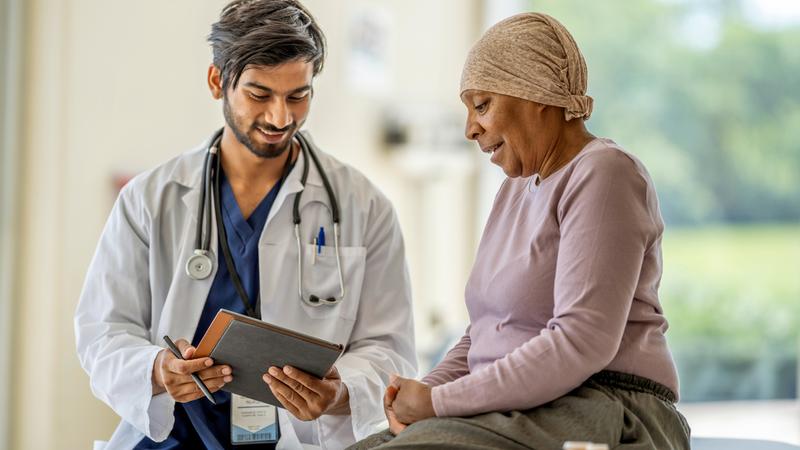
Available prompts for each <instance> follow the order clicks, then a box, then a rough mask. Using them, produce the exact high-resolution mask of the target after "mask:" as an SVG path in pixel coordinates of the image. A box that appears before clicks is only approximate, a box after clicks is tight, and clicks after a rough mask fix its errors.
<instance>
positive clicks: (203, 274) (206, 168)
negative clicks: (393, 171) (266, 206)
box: [186, 129, 345, 317]
mask: <svg viewBox="0 0 800 450" xmlns="http://www.w3.org/2000/svg"><path fill="white" fill-rule="evenodd" d="M222 131H223V130H222V129H220V130H219V131H217V132H216V133H214V136H212V138H211V140H210V141H209V145H208V150H207V151H206V155H205V160H204V162H203V180H202V183H203V190H202V191H201V192H200V198H199V201H198V206H197V210H198V214H197V229H196V232H195V250H194V252H193V253H192V255H191V256H190V257H189V259H188V260H187V261H186V274H187V275H188V276H189V278H191V279H193V280H204V279H206V278H208V277H209V276H211V272H212V271H213V268H214V259H215V258H214V253H213V252H212V251H211V248H210V247H211V232H210V230H211V211H212V210H213V211H214V213H215V217H216V221H217V234H218V237H219V242H220V247H222V253H223V256H224V258H225V264H226V265H227V267H228V271H229V272H230V274H231V279H232V281H233V284H234V286H235V288H236V291H237V293H238V294H239V298H240V300H241V301H242V302H243V303H244V306H245V309H246V311H247V314H248V315H250V316H251V317H257V314H256V311H253V308H252V307H251V306H250V302H249V300H248V297H247V293H246V292H245V290H244V287H243V285H242V282H241V279H240V278H239V274H238V272H237V271H236V267H235V266H234V264H233V257H232V256H231V252H230V247H229V246H228V238H227V233H226V232H225V226H224V225H223V222H222V213H221V211H220V202H219V176H218V175H219V171H220V157H219V142H220V140H221V138H222ZM295 136H296V137H297V141H298V143H299V144H300V151H301V152H303V157H304V164H303V175H302V177H301V179H300V183H301V184H302V185H303V190H301V191H299V192H298V193H297V195H296V196H295V198H294V206H293V209H292V218H293V222H294V236H295V240H296V241H297V272H298V276H297V293H298V295H299V297H300V299H301V300H302V301H303V302H305V303H306V304H307V305H310V306H323V305H335V304H337V303H339V302H340V301H341V300H342V299H343V298H344V294H345V291H344V276H343V275H342V261H341V257H340V256H339V203H338V202H337V201H336V196H335V194H334V192H333V188H332V187H331V184H330V181H329V180H328V176H327V175H326V174H325V172H324V171H323V169H322V165H321V164H320V162H319V159H318V158H317V155H316V153H315V152H314V150H313V149H312V148H311V146H309V145H308V142H307V141H306V139H305V137H304V136H303V135H302V134H301V133H296V134H295ZM288 153H289V155H288V156H287V159H286V164H285V165H284V170H283V174H282V176H281V180H280V181H279V182H280V183H283V181H284V180H285V179H286V177H287V175H288V174H289V171H290V170H291V156H292V155H291V152H288ZM309 158H310V159H311V161H313V163H314V165H315V166H316V168H317V171H318V172H319V174H320V177H321V178H322V184H323V185H324V186H325V191H326V192H327V193H328V199H329V200H330V203H331V217H332V219H333V245H334V252H335V254H336V267H337V269H338V272H339V296H338V297H327V298H322V297H319V296H317V295H313V294H312V295H309V296H308V297H305V295H303V245H302V243H301V241H300V222H301V220H300V197H301V196H302V195H303V191H304V190H305V186H306V181H307V180H308V167H309V164H308V161H309ZM212 197H213V199H212ZM209 202H213V205H214V206H213V208H212V207H211V206H209V205H208V203H209Z"/></svg>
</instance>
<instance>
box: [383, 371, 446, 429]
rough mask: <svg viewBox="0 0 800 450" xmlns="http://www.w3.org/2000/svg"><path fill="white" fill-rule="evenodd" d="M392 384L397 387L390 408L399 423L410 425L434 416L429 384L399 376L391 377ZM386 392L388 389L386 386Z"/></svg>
mask: <svg viewBox="0 0 800 450" xmlns="http://www.w3.org/2000/svg"><path fill="white" fill-rule="evenodd" d="M392 386H394V387H396V388H397V392H396V394H395V398H394V400H393V401H392V402H391V409H392V412H393V413H394V416H395V419H396V420H397V421H398V422H399V423H401V424H408V425H410V424H412V423H414V422H419V421H420V420H423V419H427V418H429V417H434V416H436V412H435V411H434V410H433V401H432V400H431V387H430V386H428V385H427V384H424V383H420V382H419V381H416V380H411V379H408V378H401V377H397V378H395V379H393V380H392ZM392 386H390V387H392ZM388 393H389V389H388V388H387V394H388ZM387 417H388V415H387Z"/></svg>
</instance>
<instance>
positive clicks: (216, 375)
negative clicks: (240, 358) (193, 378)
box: [197, 365, 233, 383]
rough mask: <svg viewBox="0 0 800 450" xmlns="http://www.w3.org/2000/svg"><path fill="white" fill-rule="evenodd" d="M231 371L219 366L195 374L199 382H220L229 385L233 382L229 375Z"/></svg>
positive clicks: (226, 367)
mask: <svg viewBox="0 0 800 450" xmlns="http://www.w3.org/2000/svg"><path fill="white" fill-rule="evenodd" d="M231 374H232V371H231V368H230V367H229V366H224V365H219V366H211V367H209V368H207V369H203V370H201V371H199V372H197V376H199V377H200V379H201V380H203V381H206V380H222V381H224V382H225V383H230V382H231V381H233V376H232V375H231Z"/></svg>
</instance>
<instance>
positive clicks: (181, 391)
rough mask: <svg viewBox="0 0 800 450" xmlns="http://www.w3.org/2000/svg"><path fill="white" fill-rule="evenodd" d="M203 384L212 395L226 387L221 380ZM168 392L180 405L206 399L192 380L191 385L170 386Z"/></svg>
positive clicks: (190, 380)
mask: <svg viewBox="0 0 800 450" xmlns="http://www.w3.org/2000/svg"><path fill="white" fill-rule="evenodd" d="M203 384H205V385H206V387H207V388H208V390H209V391H211V392H212V393H213V392H217V391H219V390H220V389H222V387H223V386H225V383H224V382H222V381H219V380H213V381H205V382H203ZM167 392H168V393H169V395H170V396H172V398H173V399H175V401H176V402H180V403H187V402H191V401H194V400H197V399H198V398H203V397H205V395H204V394H203V391H201V390H200V388H199V387H198V386H197V384H196V383H195V382H194V381H193V380H192V379H191V378H189V383H180V384H173V385H168V386H167Z"/></svg>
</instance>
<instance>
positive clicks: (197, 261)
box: [186, 249, 214, 280]
mask: <svg viewBox="0 0 800 450" xmlns="http://www.w3.org/2000/svg"><path fill="white" fill-rule="evenodd" d="M213 268H214V261H213V259H212V258H211V252H209V251H207V250H200V249H196V250H195V251H194V254H193V255H192V256H190V257H189V260H188V261H186V275H189V278H191V279H193V280H205V279H206V278H208V277H209V276H211V271H212V270H213Z"/></svg>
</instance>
